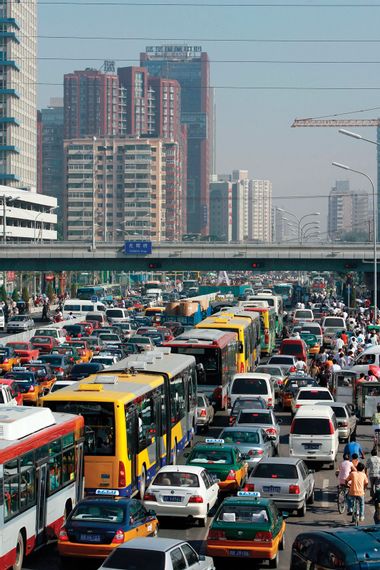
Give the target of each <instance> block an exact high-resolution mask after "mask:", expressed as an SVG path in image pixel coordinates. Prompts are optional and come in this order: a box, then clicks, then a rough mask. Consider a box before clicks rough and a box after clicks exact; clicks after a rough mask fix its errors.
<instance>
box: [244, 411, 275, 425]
mask: <svg viewBox="0 0 380 570" xmlns="http://www.w3.org/2000/svg"><path fill="white" fill-rule="evenodd" d="M238 422H239V424H265V425H270V424H272V417H271V415H270V414H267V413H264V412H259V411H257V412H241V413H240V415H239V418H238Z"/></svg>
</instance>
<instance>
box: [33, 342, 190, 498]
mask: <svg viewBox="0 0 380 570" xmlns="http://www.w3.org/2000/svg"><path fill="white" fill-rule="evenodd" d="M153 352H155V353H156V351H152V353H153ZM157 354H158V352H157ZM149 357H151V358H152V359H153V358H154V357H153V355H152V354H149ZM158 358H160V359H161V364H160V366H161V368H162V369H163V370H165V372H163V373H159V372H155V371H152V372H151V371H149V370H144V371H141V372H138V371H137V369H136V367H141V368H148V367H149V363H148V362H143V361H140V362H138V361H133V360H132V359H131V358H129V359H124V360H121V361H119V362H118V363H117V364H116V365H114V366H112V367H110V368H108V369H106V370H104V371H103V372H104V373H99V374H98V375H95V376H91V377H89V378H87V379H85V380H84V381H83V382H78V383H76V384H75V385H74V386H69V387H67V388H63V389H61V390H58V391H57V392H54V393H52V394H49V395H48V396H46V397H44V398H42V405H43V406H47V407H49V408H51V409H52V410H53V411H66V412H67V411H70V412H71V413H76V414H79V415H81V416H83V418H84V423H85V450H84V453H85V484H86V489H85V490H86V493H88V494H95V495H112V496H127V497H130V496H132V495H136V494H138V495H139V496H140V497H141V498H142V497H143V496H144V493H145V489H146V486H147V483H149V481H150V480H151V479H152V478H153V476H154V475H155V474H156V473H157V471H158V470H159V469H160V468H161V466H163V465H166V464H169V463H175V462H176V458H177V453H178V452H179V451H180V450H181V449H183V448H184V447H185V446H186V445H188V443H189V442H190V441H191V438H192V437H193V435H194V430H195V409H196V404H197V398H196V389H197V387H196V366H195V359H194V357H192V356H185V355H173V356H172V358H171V360H172V361H175V363H174V364H173V365H169V364H168V362H167V360H168V359H167V358H166V357H165V355H163V353H161V354H160V356H159V357H158ZM126 361H128V362H126ZM157 362H158V361H157ZM133 365H134V366H133ZM111 368H112V369H111ZM155 368H156V369H157V370H158V368H159V366H156V367H155Z"/></svg>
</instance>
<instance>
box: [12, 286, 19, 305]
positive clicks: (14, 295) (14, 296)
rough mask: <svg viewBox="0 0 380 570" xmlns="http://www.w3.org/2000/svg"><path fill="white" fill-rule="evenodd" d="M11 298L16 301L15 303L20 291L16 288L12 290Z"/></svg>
mask: <svg viewBox="0 0 380 570" xmlns="http://www.w3.org/2000/svg"><path fill="white" fill-rule="evenodd" d="M12 299H13V301H16V303H17V301H19V300H20V292H19V291H18V290H17V289H14V290H13V293H12Z"/></svg>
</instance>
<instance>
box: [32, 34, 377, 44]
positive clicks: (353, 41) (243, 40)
mask: <svg viewBox="0 0 380 570" xmlns="http://www.w3.org/2000/svg"><path fill="white" fill-rule="evenodd" d="M28 37H29V38H33V39H44V40H84V41H126V42H137V41H147V42H152V41H154V42H164V43H170V42H180V43H181V44H183V43H184V42H213V43H280V44H299V43H305V44H313V43H314V44H315V43H317V44H320V43H323V44H373V43H375V44H377V43H380V39H321V38H317V39H309V38H306V39H305V38H302V39H288V38H275V39H272V38H271V39H265V38H264V39H263V38H261V39H260V38H154V37H145V36H141V37H140V36H135V37H126V36H57V35H54V36H49V35H36V36H28Z"/></svg>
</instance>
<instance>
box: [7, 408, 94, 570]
mask: <svg viewBox="0 0 380 570" xmlns="http://www.w3.org/2000/svg"><path fill="white" fill-rule="evenodd" d="M83 427H84V426H83V418H80V417H78V416H73V415H68V414H53V413H52V412H51V411H50V410H48V409H43V408H30V407H26V406H17V407H7V406H4V407H3V406H2V407H1V418H0V433H1V436H0V495H1V501H0V533H1V540H0V569H1V570H6V569H8V568H13V569H14V570H21V568H22V567H23V559H24V556H25V555H27V554H30V553H31V552H32V551H33V550H34V549H36V548H39V547H40V546H41V545H42V544H44V543H45V542H47V541H48V540H51V539H53V538H56V537H57V536H58V534H59V531H60V529H61V527H62V525H63V523H64V520H65V518H66V517H67V515H68V514H69V513H70V511H71V510H72V508H73V507H74V506H75V505H76V503H77V501H78V500H79V499H81V498H82V497H83Z"/></svg>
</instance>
